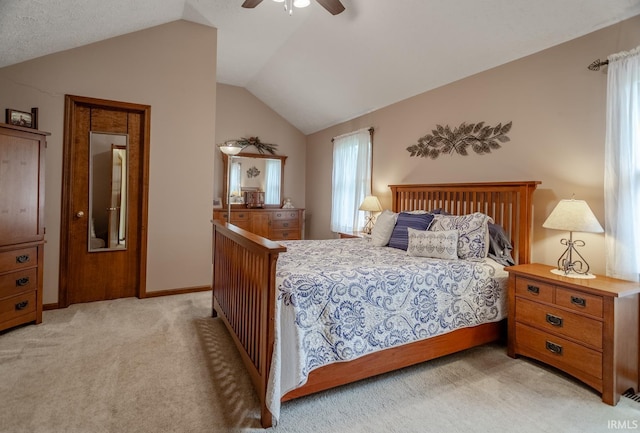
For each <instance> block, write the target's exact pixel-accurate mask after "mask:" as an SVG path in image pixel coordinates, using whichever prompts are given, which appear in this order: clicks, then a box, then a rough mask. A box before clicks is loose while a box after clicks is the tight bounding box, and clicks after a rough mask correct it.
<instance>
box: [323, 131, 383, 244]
mask: <svg viewBox="0 0 640 433" xmlns="http://www.w3.org/2000/svg"><path fill="white" fill-rule="evenodd" d="M372 134H373V128H367V129H361V130H359V131H356V132H352V133H349V134H345V135H341V136H339V137H335V138H334V139H333V182H332V193H333V196H332V200H331V230H332V231H334V232H342V233H349V232H353V231H358V230H361V229H362V228H363V227H364V224H365V215H364V213H363V212H360V211H359V210H358V207H360V203H362V201H363V200H364V198H365V197H366V196H368V195H370V194H371V159H372V158H371V157H372V149H371V147H372V143H371V136H372Z"/></svg>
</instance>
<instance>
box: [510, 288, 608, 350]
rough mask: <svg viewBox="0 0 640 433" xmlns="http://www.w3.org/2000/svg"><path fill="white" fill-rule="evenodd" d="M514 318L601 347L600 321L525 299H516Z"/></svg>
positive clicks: (594, 346)
mask: <svg viewBox="0 0 640 433" xmlns="http://www.w3.org/2000/svg"><path fill="white" fill-rule="evenodd" d="M516 320H517V321H519V322H522V323H526V324H527V325H531V326H534V327H536V328H539V329H542V330H545V331H549V332H552V333H555V334H557V335H559V336H562V337H568V338H572V339H574V340H577V341H579V342H581V343H584V344H587V345H589V346H591V347H593V348H596V349H599V350H601V349H602V322H600V321H598V320H595V319H590V318H588V317H584V316H580V315H579V314H575V313H571V312H569V311H564V310H560V309H558V308H554V307H551V306H548V305H542V304H538V303H536V302H532V301H529V300H526V299H522V298H518V299H516Z"/></svg>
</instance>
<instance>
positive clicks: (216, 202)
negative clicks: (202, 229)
mask: <svg viewBox="0 0 640 433" xmlns="http://www.w3.org/2000/svg"><path fill="white" fill-rule="evenodd" d="M213 208H214V209H222V199H221V198H220V197H218V198H214V199H213Z"/></svg>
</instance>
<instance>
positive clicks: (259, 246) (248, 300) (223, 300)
mask: <svg viewBox="0 0 640 433" xmlns="http://www.w3.org/2000/svg"><path fill="white" fill-rule="evenodd" d="M538 184H539V182H537V181H526V182H497V183H488V182H484V183H473V184H432V185H390V188H391V193H392V211H393V212H401V211H418V210H427V211H431V210H435V209H441V210H443V211H444V213H449V214H452V215H468V214H473V213H476V212H480V213H482V214H485V215H487V216H488V217H490V218H491V219H492V221H493V222H494V223H496V224H498V225H499V226H501V227H502V228H503V229H504V232H505V233H506V235H507V237H508V238H509V239H510V241H511V244H512V246H513V250H512V256H513V259H514V260H515V262H516V263H520V264H521V263H529V262H530V257H531V256H530V254H531V248H530V238H531V228H532V218H533V207H532V195H533V192H534V191H535V189H536V187H537V185H538ZM292 242H299V243H296V244H293V243H286V242H285V243H284V244H279V243H275V242H272V241H269V240H267V239H265V238H262V237H259V236H256V235H254V234H252V233H249V232H247V231H244V230H242V229H240V228H238V227H236V226H233V225H230V224H226V223H224V222H221V221H214V225H213V281H212V284H213V316H214V317H215V316H219V317H220V318H221V319H222V320H223V322H224V323H225V325H226V327H227V328H228V330H229V332H230V334H231V335H232V338H233V340H234V342H235V344H236V346H237V347H238V350H239V352H240V354H241V357H242V359H243V361H244V363H245V365H246V367H247V370H248V372H249V375H250V377H251V379H252V382H253V384H254V386H255V389H256V391H257V394H258V396H259V399H260V402H261V424H262V426H263V427H265V428H266V427H269V426H271V425H272V423H273V420H274V418H273V414H272V412H274V413H275V415H276V416H277V415H278V413H279V407H280V402H281V401H282V402H284V401H287V400H291V399H294V398H298V397H301V396H304V395H308V394H311V393H315V392H318V391H322V390H326V389H329V388H333V387H336V386H339V385H343V384H346V383H351V382H354V381H357V380H361V379H364V378H367V377H372V376H375V375H378V374H382V373H386V372H389V371H393V370H396V369H399V368H403V367H406V366H409V365H413V364H416V363H419V362H423V361H427V360H430V359H434V358H437V357H441V356H444V355H448V354H451V353H454V352H458V351H461V350H464V349H467V348H470V347H474V346H478V345H482V344H486V343H489V342H492V341H496V340H499V339H500V338H501V336H502V335H503V332H504V320H500V319H501V318H502V317H504V314H506V313H505V312H504V311H503V312H500V311H499V310H500V308H498V307H496V306H493V305H491V306H490V307H491V308H489V309H488V310H487V311H484V312H482V313H481V314H479V315H480V316H483V317H484V316H487V318H488V320H480V321H478V322H477V323H476V322H473V321H472V320H467V319H464V320H463V321H464V322H465V324H466V326H463V327H457V326H456V327H451V328H449V326H448V324H446V323H445V324H444V325H443V326H441V327H442V328H445V329H444V331H442V332H440V331H438V332H431V331H429V330H425V329H418V328H416V329H417V331H416V332H415V333H416V334H418V335H420V336H422V337H425V338H421V339H417V340H415V341H410V340H406V339H403V338H400V340H402V341H401V344H400V345H392V344H386V343H381V342H380V341H365V342H364V343H363V342H362V341H361V342H360V344H359V345H356V346H355V349H354V348H353V347H351V348H348V350H347V349H345V350H343V351H344V353H346V354H347V355H344V354H343V353H340V354H336V353H337V352H338V351H337V350H336V347H341V348H343V349H344V346H343V345H342V344H343V343H344V342H340V343H336V342H335V341H334V342H332V343H331V344H330V349H329V350H327V349H326V347H325V348H324V352H322V356H316V358H326V357H327V353H329V352H331V353H333V355H332V356H333V357H334V358H335V359H333V360H331V361H334V362H332V363H329V364H328V365H322V364H323V362H317V363H316V362H315V361H316V359H315V358H314V357H313V356H311V357H309V356H308V355H307V357H306V358H305V360H304V361H303V362H302V363H301V364H300V367H299V368H296V369H295V370H296V371H299V370H305V371H303V372H302V373H303V376H300V375H297V376H294V377H293V378H289V383H291V381H292V380H293V381H294V382H296V383H298V382H299V383H298V384H297V385H296V386H295V387H293V388H292V389H290V388H291V387H290V386H285V388H284V389H280V388H279V387H278V385H277V384H279V383H281V382H282V380H281V377H280V376H281V372H282V370H281V369H282V368H283V367H282V363H283V362H285V361H283V359H281V358H282V356H281V351H283V348H282V344H283V343H282V341H284V342H285V343H284V344H285V346H286V341H288V340H287V338H291V337H287V338H285V337H286V336H283V335H281V333H282V329H293V328H292V327H293V324H292V323H290V322H293V321H296V322H302V321H304V320H301V319H300V317H305V315H306V314H307V312H302V313H300V312H298V313H297V315H295V314H294V315H292V314H293V313H286V314H284V313H283V312H282V311H285V308H288V307H282V305H285V304H287V303H288V304H291V303H292V302H291V299H287V296H288V294H290V293H292V292H290V291H288V290H286V288H284V289H283V287H285V286H287V285H295V284H296V283H292V281H294V282H295V281H296V278H298V280H300V278H302V277H301V275H303V274H302V273H301V272H302V270H303V269H302V268H303V267H304V266H303V265H304V263H305V260H301V261H300V260H299V259H295V258H294V254H283V253H285V252H286V251H287V246H288V247H289V249H290V250H292V253H293V252H294V251H296V250H300V251H299V253H300V254H303V255H304V256H306V257H309V260H311V256H313V255H314V252H313V249H312V248H313V247H312V246H311V245H310V243H309V242H308V241H292ZM328 242H329V244H328V246H329V247H332V248H342V247H343V246H344V247H345V248H346V246H349V248H352V249H353V248H355V249H356V250H360V251H364V249H365V248H368V246H366V245H365V244H363V242H367V241H366V240H362V239H345V240H334V241H328ZM332 242H333V243H332ZM341 242H342V243H341ZM358 243H360V244H358ZM326 246H327V245H325V247H326ZM310 248H311V249H310ZM369 248H370V247H369ZM388 249H391V248H388ZM361 254H362V257H360V259H357V260H356V261H358V260H359V261H360V262H362V260H364V259H365V257H368V255H369V252H367V251H364V252H362V253H361ZM399 254H400V255H399ZM280 255H282V260H281V261H280V264H282V266H280V267H279V262H278V260H279V257H280ZM317 255H318V256H321V257H322V256H324V257H325V258H326V256H328V254H326V253H322V252H320V251H318V252H317ZM402 257H403V258H406V257H407V255H406V253H405V252H404V251H402V252H401V253H397V252H396V254H395V256H393V255H392V257H391V258H389V259H387V260H390V261H391V262H393V263H395V264H397V263H399V262H398V260H401V258H402ZM296 260H299V261H298V262H296ZM338 261H340V263H335V264H333V265H332V264H331V263H329V264H324V263H323V265H322V267H323V268H326V267H331V266H334V265H335V266H337V267H339V266H342V264H343V263H342V262H344V261H346V260H342V259H339V260H338ZM406 261H407V262H411V260H406ZM427 262H428V263H432V262H433V261H432V262H429V261H428V260H426V261H425V263H427ZM286 263H288V265H289V268H288V269H289V271H287V270H286V269H284V270H283V267H284V266H285V264H286ZM415 263H418V262H415ZM483 263H484V261H483ZM460 265H461V263H457V266H458V267H460ZM425 266H431V267H432V269H434V271H433V272H441V273H442V274H443V275H444V274H446V271H436V270H435V266H436V264H434V263H432V264H429V265H426V264H425ZM476 268H477V269H478V270H477V271H476V270H475V269H476ZM481 268H483V269H484V271H481ZM489 268H490V266H488V265H482V266H480V265H478V266H475V265H474V267H473V269H474V271H473V272H472V273H474V274H476V273H480V272H487V273H488V274H493V273H498V272H500V271H501V267H500V266H497V267H495V266H494V268H495V269H493V268H491V269H493V270H490V269H489ZM291 269H294V271H291ZM469 269H471V268H469ZM338 271H339V272H341V273H345V272H346V273H352V272H355V271H344V269H342V268H341V269H338ZM287 272H288V273H287ZM360 272H361V274H362V273H366V274H367V275H369V274H370V272H369V271H362V269H360ZM291 274H295V275H294V276H295V278H290V277H291ZM360 277H362V275H360ZM372 278H373V277H372ZM478 278H484V276H481V277H478ZM476 279H477V278H476ZM279 286H280V287H279ZM481 290H483V289H481ZM316 295H317V294H314V296H316ZM332 296H333V295H332ZM460 302H461V303H464V302H465V301H460ZM294 303H295V302H294ZM298 303H300V302H298ZM373 303H375V302H373ZM440 309H441V310H442V309H444V308H442V307H441V308H440ZM458 310H459V309H458V307H456V312H458ZM300 314H302V316H301V315H300ZM476 315H478V314H476ZM334 316H335V315H334ZM345 316H346V314H345ZM449 316H451V317H463V316H460V315H455V314H450V315H449ZM472 316H474V314H471V313H469V314H467V315H466V316H464V317H472ZM351 319H353V317H352V318H351ZM281 320H282V321H284V320H287V321H288V322H287V323H281ZM346 320H347V322H348V320H349V319H346ZM456 320H457V321H460V319H456ZM289 321H290V322H289ZM440 321H441V322H443V320H442V319H441V320H440ZM351 323H352V322H351ZM332 326H333V327H334V330H335V328H336V327H337V328H340V327H342V328H343V329H342V330H340V329H339V332H337V334H341V335H347V337H349V335H348V334H349V330H348V329H347V328H348V326H347V325H346V324H340V323H333V325H332ZM411 326H414V325H411ZM446 328H449V329H446ZM345 329H346V330H345ZM276 330H277V332H276ZM313 332H316V331H313ZM316 333H317V332H316ZM409 333H411V332H409ZM431 334H434V336H431ZM352 336H353V335H351V337H352ZM426 337H428V338H426ZM347 339H349V338H347ZM387 339H388V338H387ZM316 340H318V338H316ZM319 340H323V338H319ZM381 341H386V340H384V339H383V340H381ZM367 345H369V346H379V347H378V349H379V350H375V351H370V350H369V349H367V350H360V352H359V353H352V352H358V350H359V349H362V347H364V346H367ZM274 348H275V350H274ZM285 349H286V347H285ZM312 350H316V352H314V353H317V351H318V350H319V349H317V348H315V349H312ZM274 351H275V354H276V356H275V357H274ZM343 355H344V356H343ZM300 356H303V355H300ZM290 357H291V355H287V356H286V357H285V358H290ZM329 357H331V356H329ZM309 359H311V361H309ZM345 359H348V360H346V361H345ZM335 361H340V362H335ZM290 370H291V368H290V366H286V362H285V369H284V371H285V372H289V371H290ZM307 370H308V371H307ZM300 377H303V378H304V380H300ZM284 382H286V380H284ZM274 383H275V384H276V385H274Z"/></svg>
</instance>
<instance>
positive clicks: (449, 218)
mask: <svg viewBox="0 0 640 433" xmlns="http://www.w3.org/2000/svg"><path fill="white" fill-rule="evenodd" d="M490 222H491V223H493V219H491V218H490V217H489V216H487V215H485V214H483V213H480V212H475V213H472V214H469V215H434V216H433V223H432V224H431V227H429V230H431V231H446V230H458V235H459V236H458V257H460V258H461V259H465V260H482V259H484V258H485V257H487V252H488V251H489V223H490Z"/></svg>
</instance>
